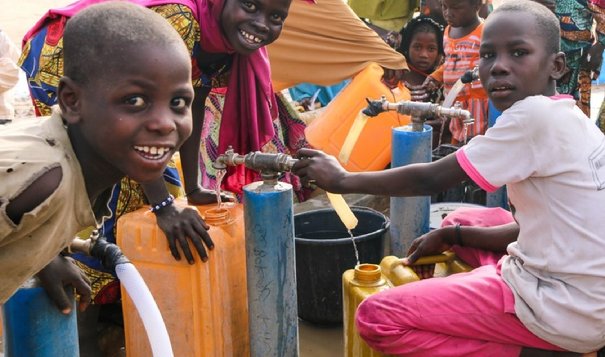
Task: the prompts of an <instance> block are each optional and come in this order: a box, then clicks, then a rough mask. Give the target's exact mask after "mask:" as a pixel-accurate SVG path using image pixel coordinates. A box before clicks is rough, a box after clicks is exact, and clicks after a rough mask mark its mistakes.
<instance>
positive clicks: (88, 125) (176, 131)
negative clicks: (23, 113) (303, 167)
mask: <svg viewBox="0 0 605 357" xmlns="http://www.w3.org/2000/svg"><path fill="white" fill-rule="evenodd" d="M63 51H64V57H65V61H64V64H65V76H64V77H62V78H61V79H60V82H59V85H58V102H59V107H60V111H55V112H54V113H53V114H52V116H51V117H49V118H44V119H42V120H23V121H21V122H19V123H14V124H11V125H9V126H7V127H6V128H3V129H2V130H1V131H0V182H2V185H0V209H1V210H2V212H3V214H2V215H0V247H1V249H0V271H2V274H1V275H0V287H1V288H0V303H4V302H5V301H6V300H7V299H8V298H9V297H10V296H11V295H12V294H13V293H14V292H15V291H16V290H17V289H18V288H19V287H20V286H21V285H22V284H23V283H24V282H25V281H26V280H27V279H28V278H30V277H31V276H32V275H34V274H36V273H38V272H39V271H40V270H41V269H42V268H44V270H43V272H42V273H41V274H40V277H41V279H43V280H47V281H43V286H45V287H55V286H57V285H62V284H70V283H72V282H73V283H74V284H75V285H76V288H78V292H79V293H81V294H84V298H82V299H81V300H80V307H81V308H82V307H85V305H86V304H87V303H88V302H89V301H90V289H89V288H88V289H86V283H85V279H84V278H83V277H82V275H81V274H80V273H79V271H78V269H77V268H76V266H75V265H74V264H72V263H71V262H70V261H69V260H67V259H66V258H65V257H63V256H61V255H59V253H60V252H61V251H62V250H63V249H64V248H65V247H67V246H68V245H69V244H70V242H71V241H72V240H73V239H74V237H75V234H76V233H77V232H78V231H79V230H81V229H83V228H85V227H87V226H90V225H97V226H98V224H99V223H100V218H101V217H102V215H103V214H106V212H104V207H105V206H106V201H107V199H108V193H109V192H110V190H111V187H112V186H113V185H115V184H116V183H117V182H119V181H120V179H121V178H122V177H124V176H125V175H128V176H129V177H131V178H132V179H133V180H137V181H138V182H150V181H153V180H156V179H158V178H159V177H161V176H162V173H163V171H164V169H165V167H166V165H167V164H168V161H169V160H170V158H171V156H172V155H173V154H174V153H175V152H176V151H177V150H178V148H179V147H180V146H181V145H182V144H183V142H184V141H185V139H186V138H187V137H188V136H189V135H190V133H191V125H192V124H191V103H192V101H193V95H194V93H193V88H192V86H191V81H190V78H191V64H190V61H189V56H188V52H187V48H186V47H185V46H184V44H183V41H182V40H181V38H180V37H179V35H178V33H177V32H176V31H174V29H173V28H172V27H170V25H169V24H168V23H167V22H166V21H165V20H164V18H162V17H161V16H159V15H157V14H155V13H154V12H152V11H150V10H148V9H145V8H143V7H140V6H137V5H133V4H129V3H125V2H107V3H104V4H100V5H94V6H91V7H90V8H88V9H86V10H84V11H82V12H81V13H79V14H78V15H76V16H74V17H73V18H72V19H71V20H70V21H69V23H68V24H67V25H66V27H65V37H64V48H63ZM166 68H169V69H170V70H166ZM150 149H151V150H150ZM95 221H96V222H95ZM49 263H50V264H49ZM47 264H48V265H47ZM46 265H47V267H46V268H45V266H46ZM48 269H50V270H52V272H51V273H48V272H47V273H48V274H44V273H45V271H46V270H48ZM65 271H67V272H68V273H70V274H71V275H70V277H71V278H70V279H66V278H65V276H64V275H63V274H62V273H61V272H65ZM48 280H52V281H48ZM53 282H54V283H55V284H53ZM57 290H61V289H52V288H50V289H47V292H48V293H49V295H51V297H53V298H54V300H55V301H58V302H59V308H60V309H61V310H62V311H63V312H64V313H69V312H70V311H69V310H70V308H69V306H70V303H69V301H66V299H65V297H64V296H63V297H61V296H53V295H54V294H57ZM59 294H60V293H59ZM61 303H62V304H61Z"/></svg>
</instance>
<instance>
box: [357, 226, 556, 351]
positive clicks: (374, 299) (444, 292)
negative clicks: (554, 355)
mask: <svg viewBox="0 0 605 357" xmlns="http://www.w3.org/2000/svg"><path fill="white" fill-rule="evenodd" d="M504 223H506V222H504ZM444 224H445V225H447V224H448V223H447V222H444ZM450 224H451V223H450ZM454 251H455V252H456V254H457V255H458V257H460V258H461V259H462V260H464V261H465V262H467V263H468V264H469V265H471V266H473V267H477V268H476V269H474V270H473V271H471V272H468V273H460V274H454V275H451V276H448V277H446V278H432V279H426V280H421V281H418V282H414V283H410V284H406V285H401V286H398V287H396V288H393V289H389V290H386V291H383V292H381V293H379V294H375V295H372V296H370V297H368V298H367V299H366V300H364V301H363V302H362V303H361V305H359V308H358V309H357V314H356V325H357V330H358V332H359V334H360V336H361V337H362V338H363V339H364V340H365V341H366V342H367V343H368V345H370V346H371V347H372V348H374V349H375V350H377V351H380V352H382V353H386V354H390V355H399V356H419V357H429V356H430V357H438V356H452V357H461V356H464V357H471V356H480V357H485V356H495V357H500V356H502V357H506V356H518V355H519V353H520V352H521V348H522V347H523V346H526V347H533V348H540V349H545V350H555V351H561V350H562V349H561V348H560V347H557V346H555V345H552V344H550V343H548V342H546V341H544V340H542V339H541V338H539V337H537V336H535V335H534V334H533V333H531V332H530V331H529V330H528V329H527V328H525V326H524V325H523V323H521V321H520V320H519V319H518V318H517V316H516V315H515V306H514V303H515V301H514V296H513V294H512V292H511V290H510V288H509V287H508V286H507V285H506V283H505V282H504V281H503V280H502V277H501V276H500V264H499V261H500V259H501V257H502V254H496V253H492V252H485V251H481V250H478V249H474V248H464V247H454Z"/></svg>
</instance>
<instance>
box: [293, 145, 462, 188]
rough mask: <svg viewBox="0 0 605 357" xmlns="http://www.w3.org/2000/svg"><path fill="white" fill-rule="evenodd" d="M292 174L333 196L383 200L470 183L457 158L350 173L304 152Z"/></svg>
mask: <svg viewBox="0 0 605 357" xmlns="http://www.w3.org/2000/svg"><path fill="white" fill-rule="evenodd" d="M296 156H297V157H298V158H299V159H300V160H299V161H298V162H297V163H296V164H295V165H294V167H293V169H292V172H293V173H294V174H296V175H298V176H299V177H300V178H301V181H302V183H303V184H310V183H314V184H316V185H317V186H319V187H320V188H322V189H324V190H326V191H329V192H333V193H366V194H372V195H383V196H424V195H431V194H433V193H438V192H441V191H444V190H445V189H447V188H450V187H452V186H454V185H456V184H458V183H460V182H462V181H464V180H467V179H468V176H467V175H466V173H465V172H464V171H463V170H462V168H461V167H460V165H459V164H458V161H457V160H456V157H455V155H453V154H452V155H449V156H446V157H444V158H443V159H441V160H438V161H435V162H431V163H426V164H411V165H406V166H403V167H398V168H393V169H387V170H382V171H369V172H355V173H352V172H348V171H346V170H345V169H344V168H343V167H342V166H341V165H340V163H339V162H338V161H337V160H336V158H334V157H333V156H330V155H327V154H325V153H323V152H322V151H318V150H312V149H301V150H299V151H298V153H297V155H296Z"/></svg>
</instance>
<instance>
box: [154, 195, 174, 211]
mask: <svg viewBox="0 0 605 357" xmlns="http://www.w3.org/2000/svg"><path fill="white" fill-rule="evenodd" d="M173 202H174V196H173V195H168V197H166V199H165V200H164V201H162V202H160V203H158V204H157V205H152V206H151V209H150V211H151V212H153V213H157V212H158V211H159V210H161V209H162V208H164V207H168V206H170V205H172V203H173Z"/></svg>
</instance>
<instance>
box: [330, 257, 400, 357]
mask: <svg viewBox="0 0 605 357" xmlns="http://www.w3.org/2000/svg"><path fill="white" fill-rule="evenodd" d="M390 287H391V284H390V283H389V281H388V280H386V279H385V278H384V277H383V276H382V274H381V269H380V266H379V265H376V264H360V265H358V266H356V267H355V269H349V270H347V271H345V272H344V273H343V275H342V299H343V301H342V302H343V304H342V308H343V326H344V331H343V333H344V342H345V354H344V355H345V357H380V356H383V354H381V353H379V352H376V351H374V350H373V349H371V348H370V346H368V345H367V344H366V343H365V342H364V341H363V340H362V339H361V337H360V336H359V334H358V333H357V329H356V328H355V312H356V311H357V307H358V306H359V304H361V302H362V301H363V300H364V299H365V298H367V297H368V296H370V295H372V294H375V293H377V292H380V291H383V290H386V289H389V288H390Z"/></svg>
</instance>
